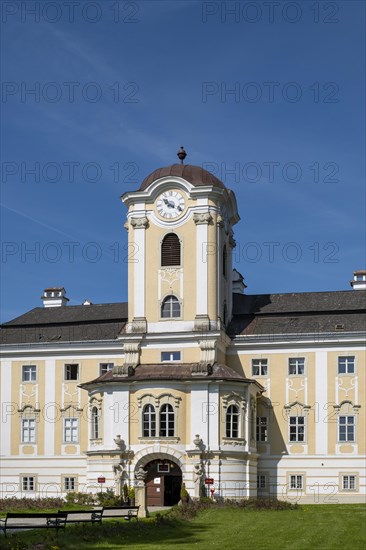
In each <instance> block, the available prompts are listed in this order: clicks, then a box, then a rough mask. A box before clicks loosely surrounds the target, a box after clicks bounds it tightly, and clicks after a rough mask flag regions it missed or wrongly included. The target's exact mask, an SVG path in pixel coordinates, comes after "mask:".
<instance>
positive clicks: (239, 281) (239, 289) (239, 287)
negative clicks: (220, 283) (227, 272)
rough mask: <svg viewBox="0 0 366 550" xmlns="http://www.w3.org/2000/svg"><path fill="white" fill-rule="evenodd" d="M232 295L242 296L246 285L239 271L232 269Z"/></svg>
mask: <svg viewBox="0 0 366 550" xmlns="http://www.w3.org/2000/svg"><path fill="white" fill-rule="evenodd" d="M232 283H233V294H244V291H245V289H246V288H247V285H246V284H245V283H244V277H243V275H242V274H241V273H239V271H237V270H236V269H233V274H232Z"/></svg>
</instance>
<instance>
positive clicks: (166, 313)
mask: <svg viewBox="0 0 366 550" xmlns="http://www.w3.org/2000/svg"><path fill="white" fill-rule="evenodd" d="M161 316H162V317H163V318H172V317H180V303H179V301H178V298H176V297H175V296H172V295H171V296H167V297H166V298H165V300H164V301H163V303H162V306H161Z"/></svg>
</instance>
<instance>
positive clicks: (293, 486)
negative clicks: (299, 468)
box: [289, 474, 304, 491]
mask: <svg viewBox="0 0 366 550" xmlns="http://www.w3.org/2000/svg"><path fill="white" fill-rule="evenodd" d="M293 481H294V483H293ZM299 481H300V484H299V483H298V482H299ZM289 489H290V490H291V491H303V490H304V474H289Z"/></svg>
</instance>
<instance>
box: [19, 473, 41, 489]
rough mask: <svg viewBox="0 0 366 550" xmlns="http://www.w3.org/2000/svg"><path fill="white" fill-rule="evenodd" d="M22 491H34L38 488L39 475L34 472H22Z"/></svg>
mask: <svg viewBox="0 0 366 550" xmlns="http://www.w3.org/2000/svg"><path fill="white" fill-rule="evenodd" d="M19 477H20V492H21V493H34V492H35V491H36V488H37V476H36V475H34V474H20V476H19Z"/></svg>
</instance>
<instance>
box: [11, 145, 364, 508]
mask: <svg viewBox="0 0 366 550" xmlns="http://www.w3.org/2000/svg"><path fill="white" fill-rule="evenodd" d="M184 156H185V154H184V151H181V152H180V158H181V160H182V162H183V159H184ZM122 201H123V203H124V204H125V205H126V207H127V209H128V212H127V221H126V224H125V227H126V229H127V231H128V251H129V262H128V304H127V303H111V304H91V303H90V302H85V303H84V304H83V305H80V306H69V305H67V301H68V300H67V297H66V292H65V289H64V288H47V289H46V290H45V291H44V295H43V296H42V299H43V307H36V308H34V309H32V310H31V311H29V312H27V313H25V314H24V315H21V316H20V317H17V318H16V319H13V320H12V321H9V322H7V323H4V324H3V325H2V327H1V331H0V332H1V338H2V352H1V370H0V384H1V388H0V391H1V408H2V410H1V413H2V418H1V422H0V437H1V456H0V460H1V472H0V473H1V496H2V497H5V496H13V495H15V496H41V497H42V496H56V495H63V496H65V494H66V493H67V492H68V491H83V492H97V491H100V490H101V487H103V488H106V487H110V488H113V489H114V490H115V492H116V493H117V494H118V493H120V492H121V490H122V486H123V485H124V484H125V483H126V484H127V485H129V486H134V485H135V483H136V480H139V483H140V484H141V483H142V484H145V486H146V491H147V504H148V505H149V506H154V505H157V506H158V505H159V506H161V505H171V504H175V503H176V502H178V501H179V498H180V488H181V484H182V482H184V483H185V486H186V488H187V490H188V492H189V494H190V496H191V497H199V496H200V495H203V494H210V490H212V493H213V494H215V495H218V496H222V497H224V498H248V497H255V496H263V497H265V496H271V497H276V498H283V499H287V500H292V501H294V500H296V501H302V502H322V503H326V502H329V503H332V502H361V501H364V498H365V457H366V450H365V388H366V381H365V351H364V349H365V348H364V342H365V326H366V324H365V313H364V311H365V308H364V306H365V288H366V272H365V271H358V272H355V275H354V280H353V281H352V283H351V284H352V286H353V290H348V291H339V292H315V293H314V292H311V293H295V294H262V295H250V294H247V293H245V284H244V280H243V277H242V276H241V275H240V273H238V272H237V271H236V270H235V269H234V270H233V269H232V252H233V248H234V247H235V240H234V236H233V227H234V225H235V224H236V223H237V222H238V221H239V214H238V209H237V203H236V199H235V195H234V193H233V192H232V191H230V190H229V189H227V188H226V186H225V185H224V184H223V183H222V182H221V181H220V180H219V179H217V178H216V177H215V176H213V175H212V174H210V173H209V172H207V171H205V170H203V169H202V168H200V167H198V166H192V165H185V164H183V163H181V164H174V165H172V166H169V167H166V168H161V169H158V170H155V171H154V172H153V173H152V174H150V175H149V176H148V177H147V178H145V180H144V181H143V182H142V183H141V186H140V188H139V189H138V190H137V191H133V192H128V193H125V194H124V195H123V196H122Z"/></svg>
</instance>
